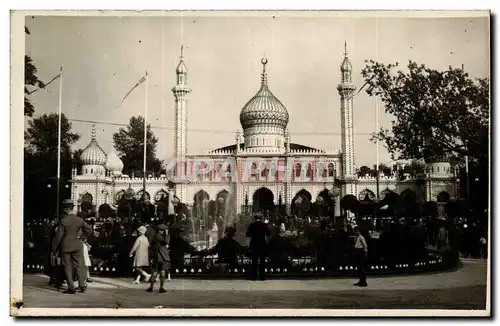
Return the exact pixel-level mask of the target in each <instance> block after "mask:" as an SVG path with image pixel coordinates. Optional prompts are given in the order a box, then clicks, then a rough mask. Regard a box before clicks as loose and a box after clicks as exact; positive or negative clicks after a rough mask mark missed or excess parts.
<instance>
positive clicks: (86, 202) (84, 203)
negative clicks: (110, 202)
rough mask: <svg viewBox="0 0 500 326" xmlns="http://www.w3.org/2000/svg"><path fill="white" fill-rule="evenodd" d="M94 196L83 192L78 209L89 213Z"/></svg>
mask: <svg viewBox="0 0 500 326" xmlns="http://www.w3.org/2000/svg"><path fill="white" fill-rule="evenodd" d="M93 200H94V197H92V195H91V194H89V193H88V192H87V193H84V194H83V195H82V198H81V204H80V210H81V211H82V212H84V213H89V212H90V211H92V209H93V208H94V203H93Z"/></svg>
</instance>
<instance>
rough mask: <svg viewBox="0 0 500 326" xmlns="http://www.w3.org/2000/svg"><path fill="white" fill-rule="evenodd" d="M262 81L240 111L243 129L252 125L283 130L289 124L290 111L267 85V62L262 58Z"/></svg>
mask: <svg viewBox="0 0 500 326" xmlns="http://www.w3.org/2000/svg"><path fill="white" fill-rule="evenodd" d="M261 62H262V82H261V86H260V89H259V91H258V92H257V94H255V95H254V96H253V97H252V98H251V99H250V100H249V101H248V102H247V104H245V106H244V107H243V109H242V110H241V113H240V123H241V126H242V127H243V130H245V129H249V128H252V127H265V126H268V127H278V128H279V129H282V130H283V131H284V130H285V129H286V126H287V125H288V119H289V115H288V111H287V110H286V108H285V106H284V105H283V104H282V103H281V102H280V101H279V100H278V99H277V98H276V97H275V96H274V95H273V93H272V92H271V91H270V90H269V88H268V86H267V73H266V64H267V59H266V58H263V59H262V61H261Z"/></svg>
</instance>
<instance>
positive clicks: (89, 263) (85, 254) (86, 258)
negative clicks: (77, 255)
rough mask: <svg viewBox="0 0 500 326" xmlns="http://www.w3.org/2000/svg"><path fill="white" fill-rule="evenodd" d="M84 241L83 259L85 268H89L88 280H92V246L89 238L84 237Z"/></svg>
mask: <svg viewBox="0 0 500 326" xmlns="http://www.w3.org/2000/svg"><path fill="white" fill-rule="evenodd" d="M82 243H83V260H84V261H85V268H87V282H89V283H90V282H92V279H91V278H90V267H91V266H92V261H91V260H90V255H89V252H90V248H92V246H91V245H90V244H89V243H88V241H87V238H83V239H82Z"/></svg>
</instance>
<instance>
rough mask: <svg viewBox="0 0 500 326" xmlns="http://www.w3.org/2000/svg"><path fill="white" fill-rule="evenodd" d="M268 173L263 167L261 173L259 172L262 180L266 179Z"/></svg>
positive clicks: (265, 167)
mask: <svg viewBox="0 0 500 326" xmlns="http://www.w3.org/2000/svg"><path fill="white" fill-rule="evenodd" d="M268 173H269V170H268V168H267V166H264V167H263V168H262V171H260V176H261V177H263V178H267V175H268Z"/></svg>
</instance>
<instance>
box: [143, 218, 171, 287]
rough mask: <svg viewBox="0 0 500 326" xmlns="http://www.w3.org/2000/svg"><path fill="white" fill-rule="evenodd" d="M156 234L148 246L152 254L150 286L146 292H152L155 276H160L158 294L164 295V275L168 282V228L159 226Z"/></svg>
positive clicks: (162, 225) (163, 225)
mask: <svg viewBox="0 0 500 326" xmlns="http://www.w3.org/2000/svg"><path fill="white" fill-rule="evenodd" d="M157 229H158V232H157V233H156V234H155V235H154V237H153V241H152V242H151V244H150V248H151V252H152V255H153V256H152V258H151V262H152V264H151V265H152V266H151V270H152V275H151V279H150V282H151V283H150V286H149V288H148V289H147V291H148V292H153V286H154V284H155V282H156V276H157V275H158V274H160V291H159V292H160V293H164V292H166V291H165V288H164V284H165V273H167V276H168V281H169V282H170V255H169V253H168V251H169V250H168V247H169V243H170V236H169V234H168V228H167V226H166V225H165V224H160V225H158V226H157Z"/></svg>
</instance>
